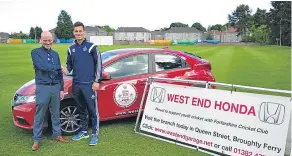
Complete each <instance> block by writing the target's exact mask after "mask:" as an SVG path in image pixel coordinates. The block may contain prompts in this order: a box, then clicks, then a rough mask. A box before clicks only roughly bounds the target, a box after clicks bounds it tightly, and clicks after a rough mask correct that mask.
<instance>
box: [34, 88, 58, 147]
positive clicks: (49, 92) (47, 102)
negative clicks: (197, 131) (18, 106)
mask: <svg viewBox="0 0 292 156" xmlns="http://www.w3.org/2000/svg"><path fill="white" fill-rule="evenodd" d="M60 89H61V85H60V84H56V85H53V86H48V85H38V84H37V85H36V91H35V92H36V111H35V116H34V124H33V140H34V141H35V142H38V141H40V140H41V137H42V132H43V127H42V126H43V122H44V118H45V115H46V112H47V111H48V109H49V110H50V113H51V120H52V130H53V135H52V137H53V138H55V137H57V136H60V135H61V127H60Z"/></svg>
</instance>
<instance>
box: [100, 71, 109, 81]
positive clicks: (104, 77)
mask: <svg viewBox="0 0 292 156" xmlns="http://www.w3.org/2000/svg"><path fill="white" fill-rule="evenodd" d="M110 79H111V76H110V74H109V73H107V72H105V71H103V72H102V80H110Z"/></svg>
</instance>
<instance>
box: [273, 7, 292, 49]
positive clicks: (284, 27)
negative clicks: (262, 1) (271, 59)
mask: <svg viewBox="0 0 292 156" xmlns="http://www.w3.org/2000/svg"><path fill="white" fill-rule="evenodd" d="M271 4H272V7H273V8H272V9H270V13H269V14H268V18H269V21H270V27H271V41H272V43H276V40H277V38H279V39H281V40H280V41H281V44H282V45H289V46H291V1H272V2H271ZM280 32H281V35H280Z"/></svg>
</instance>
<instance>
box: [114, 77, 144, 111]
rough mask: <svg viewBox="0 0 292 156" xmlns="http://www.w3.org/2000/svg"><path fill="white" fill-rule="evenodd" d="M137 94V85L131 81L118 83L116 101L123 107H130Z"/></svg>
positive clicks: (115, 94)
mask: <svg viewBox="0 0 292 156" xmlns="http://www.w3.org/2000/svg"><path fill="white" fill-rule="evenodd" d="M137 96H138V93H137V89H136V87H135V86H134V85H132V84H130V83H122V84H119V85H117V87H116V88H115V90H114V94H113V98H114V101H115V103H116V104H117V105H118V106H119V107H122V108H128V107H130V106H131V105H132V104H133V103H134V102H135V101H136V99H137Z"/></svg>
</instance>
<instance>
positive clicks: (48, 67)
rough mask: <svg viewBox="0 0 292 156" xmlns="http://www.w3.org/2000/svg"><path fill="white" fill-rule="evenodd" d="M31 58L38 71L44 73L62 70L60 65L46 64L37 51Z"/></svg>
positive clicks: (32, 52)
mask: <svg viewBox="0 0 292 156" xmlns="http://www.w3.org/2000/svg"><path fill="white" fill-rule="evenodd" d="M31 58H32V62H33V65H34V67H35V68H36V69H39V70H43V71H55V70H57V69H61V66H60V65H51V64H49V63H44V62H43V61H42V59H41V58H40V56H39V55H38V53H37V51H36V50H32V51H31Z"/></svg>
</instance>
